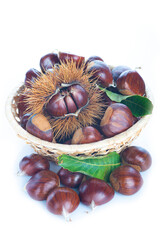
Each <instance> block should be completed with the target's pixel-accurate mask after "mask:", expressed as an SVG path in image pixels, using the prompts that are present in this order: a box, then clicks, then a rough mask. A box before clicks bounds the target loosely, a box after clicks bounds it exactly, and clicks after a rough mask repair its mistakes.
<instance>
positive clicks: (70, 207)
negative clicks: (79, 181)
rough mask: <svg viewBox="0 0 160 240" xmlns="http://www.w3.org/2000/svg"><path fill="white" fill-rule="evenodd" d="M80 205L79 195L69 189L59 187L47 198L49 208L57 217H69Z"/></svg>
mask: <svg viewBox="0 0 160 240" xmlns="http://www.w3.org/2000/svg"><path fill="white" fill-rule="evenodd" d="M79 203H80V200H79V196H78V194H77V193H76V192H75V191H74V190H72V189H71V188H68V187H57V188H55V189H54V190H53V191H52V192H51V193H50V194H49V195H48V197H47V208H48V210H49V211H50V212H52V213H54V214H56V215H63V216H64V217H65V218H66V217H67V215H68V214H69V213H71V212H73V211H75V210H76V208H77V207H78V205H79Z"/></svg>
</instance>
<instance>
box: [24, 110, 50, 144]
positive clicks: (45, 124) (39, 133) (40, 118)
mask: <svg viewBox="0 0 160 240" xmlns="http://www.w3.org/2000/svg"><path fill="white" fill-rule="evenodd" d="M26 130H27V132H29V133H31V134H32V135H34V136H36V137H38V138H40V139H42V140H46V141H49V142H52V141H53V130H52V128H51V125H50V123H49V121H48V119H47V118H46V117H45V116H44V115H43V114H40V113H39V114H35V115H33V116H32V117H31V118H29V120H28V122H27V124H26Z"/></svg>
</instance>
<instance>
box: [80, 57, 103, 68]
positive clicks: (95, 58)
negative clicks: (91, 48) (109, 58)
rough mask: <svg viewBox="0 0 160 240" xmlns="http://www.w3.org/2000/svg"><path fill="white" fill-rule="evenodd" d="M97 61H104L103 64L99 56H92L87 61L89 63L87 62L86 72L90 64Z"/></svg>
mask: <svg viewBox="0 0 160 240" xmlns="http://www.w3.org/2000/svg"><path fill="white" fill-rule="evenodd" d="M95 60H99V61H102V62H103V59H102V58H100V57H98V56H91V57H89V58H88V59H87V61H86V62H85V67H84V70H86V68H87V65H88V64H89V63H90V62H93V61H95Z"/></svg>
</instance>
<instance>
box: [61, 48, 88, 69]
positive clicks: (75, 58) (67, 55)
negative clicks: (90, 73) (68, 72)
mask: <svg viewBox="0 0 160 240" xmlns="http://www.w3.org/2000/svg"><path fill="white" fill-rule="evenodd" d="M58 56H59V60H60V61H62V62H64V63H67V61H73V62H76V66H77V67H81V66H82V64H83V63H84V61H85V58H84V57H82V56H78V55H74V54H70V53H66V52H59V55H58Z"/></svg>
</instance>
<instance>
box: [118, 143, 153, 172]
mask: <svg viewBox="0 0 160 240" xmlns="http://www.w3.org/2000/svg"><path fill="white" fill-rule="evenodd" d="M121 159H122V163H123V164H129V165H131V166H132V167H134V168H135V169H137V170H138V171H141V172H143V171H146V170H147V169H148V168H149V167H150V166H151V164H152V158H151V155H150V153H149V152H148V151H147V150H146V149H144V148H142V147H136V146H131V147H128V148H126V149H125V150H123V151H122V152H121Z"/></svg>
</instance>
